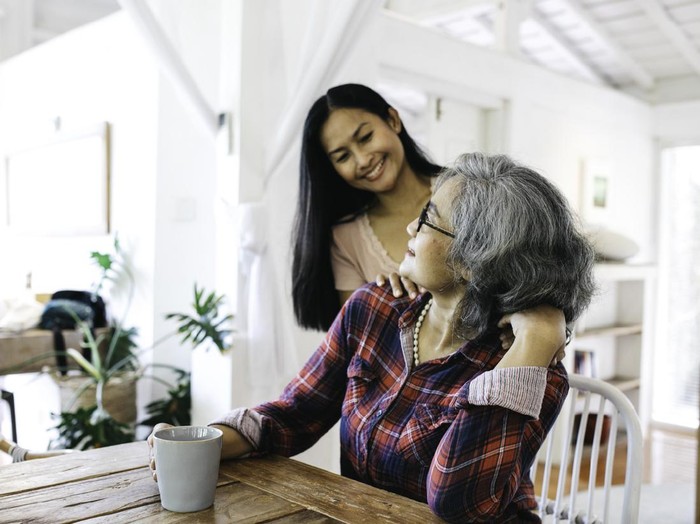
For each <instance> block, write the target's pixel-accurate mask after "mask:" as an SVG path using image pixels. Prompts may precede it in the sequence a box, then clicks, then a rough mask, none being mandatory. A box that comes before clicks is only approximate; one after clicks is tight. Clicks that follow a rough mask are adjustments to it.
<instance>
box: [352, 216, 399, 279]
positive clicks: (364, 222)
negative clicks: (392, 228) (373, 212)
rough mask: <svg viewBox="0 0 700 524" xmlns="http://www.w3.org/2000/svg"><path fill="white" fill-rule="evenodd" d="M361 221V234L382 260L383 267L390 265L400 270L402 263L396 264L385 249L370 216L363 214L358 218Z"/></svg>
mask: <svg viewBox="0 0 700 524" xmlns="http://www.w3.org/2000/svg"><path fill="white" fill-rule="evenodd" d="M358 219H359V221H360V232H361V233H362V236H363V237H364V240H366V241H367V242H369V243H370V245H371V246H372V248H373V251H374V253H375V254H376V255H377V256H378V257H379V258H380V259H381V260H382V262H383V265H389V267H396V268H397V270H398V267H399V264H400V262H396V261H395V260H394V259H393V258H391V257H390V256H389V252H388V251H387V250H386V249H385V248H384V246H383V245H382V243H381V241H380V240H379V238H377V235H376V234H375V233H374V229H372V224H370V222H369V215H368V214H367V213H363V214H362V215H360V216H359V217H358Z"/></svg>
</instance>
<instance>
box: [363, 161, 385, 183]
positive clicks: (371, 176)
mask: <svg viewBox="0 0 700 524" xmlns="http://www.w3.org/2000/svg"><path fill="white" fill-rule="evenodd" d="M385 160H386V157H384V158H382V159H381V160H380V161H379V163H378V164H377V165H376V166H374V169H372V171H370V172H369V173H367V174H366V175H365V176H364V177H363V178H364V179H365V180H369V181H370V182H372V181H374V180H376V179H377V178H379V176H380V175H381V174H382V169H383V168H384V161H385Z"/></svg>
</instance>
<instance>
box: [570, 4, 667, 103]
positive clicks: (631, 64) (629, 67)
mask: <svg viewBox="0 0 700 524" xmlns="http://www.w3.org/2000/svg"><path fill="white" fill-rule="evenodd" d="M559 1H560V2H561V3H562V4H563V5H564V6H566V7H567V8H568V9H569V10H570V11H571V12H572V13H574V14H575V15H576V16H577V17H578V18H579V20H580V21H581V22H582V23H583V24H585V25H586V27H588V29H589V30H590V31H591V33H592V34H593V36H594V37H595V38H596V39H597V40H598V41H599V42H600V43H601V44H602V45H603V46H605V47H606V48H607V49H608V50H609V51H610V52H611V53H612V54H613V55H614V56H615V58H616V59H617V61H618V62H620V64H621V65H622V66H623V67H624V68H625V69H626V71H627V72H628V73H629V75H630V76H631V77H632V78H633V79H634V81H635V82H636V83H637V84H638V85H639V86H641V87H642V88H644V89H647V90H648V89H651V88H652V87H654V78H653V77H652V76H651V75H650V74H649V73H648V72H647V71H646V70H645V69H644V68H643V67H642V66H640V65H639V64H638V63H637V61H636V60H634V59H633V58H632V57H631V56H630V55H629V54H628V53H627V52H626V51H625V50H624V49H623V48H622V47H621V46H620V45H619V44H618V43H617V42H616V41H615V40H614V39H613V37H612V36H610V34H609V33H608V31H607V30H606V29H605V28H604V27H603V26H602V25H601V24H600V23H599V22H598V21H596V20H595V19H594V18H593V17H592V16H591V15H590V14H589V13H588V11H586V10H585V8H584V7H583V6H582V5H581V3H580V2H579V0H559Z"/></svg>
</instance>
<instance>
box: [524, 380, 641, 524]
mask: <svg viewBox="0 0 700 524" xmlns="http://www.w3.org/2000/svg"><path fill="white" fill-rule="evenodd" d="M569 386H570V390H569V397H568V399H567V401H566V404H565V407H564V409H562V413H561V414H560V415H559V418H558V419H557V421H556V422H555V424H554V427H553V428H552V430H551V431H550V433H549V436H548V437H547V441H546V443H545V444H544V445H543V450H542V452H541V453H540V455H545V459H544V460H545V462H544V468H543V477H542V490H541V492H540V493H536V495H537V499H538V506H539V512H540V518H542V521H543V522H558V521H562V520H564V521H568V522H574V523H581V524H584V523H585V524H591V523H608V522H610V520H609V508H610V487H611V480H612V469H613V460H614V456H615V441H616V439H617V434H618V426H619V427H623V428H624V429H625V431H626V434H627V464H626V471H625V484H624V495H623V503H622V515H621V522H623V523H625V524H626V523H630V524H635V523H636V522H637V521H638V515H639V496H640V491H641V483H642V458H643V442H642V429H641V425H640V423H639V417H638V415H637V413H636V412H635V410H634V407H633V406H632V403H631V402H630V400H629V399H628V398H627V397H626V396H625V394H624V393H622V391H620V390H619V389H617V388H616V387H615V386H613V385H611V384H609V383H607V382H604V381H603V380H600V379H595V378H590V377H584V376H581V375H576V374H570V375H569ZM577 414H578V415H580V418H579V417H577V416H576V415H577ZM589 415H591V418H590V420H593V418H595V426H594V427H595V429H594V432H593V435H592V439H591V438H590V430H589V440H592V443H591V444H586V442H585V441H586V426H587V423H588V421H589ZM606 415H607V417H610V426H609V428H610V431H609V437H608V444H607V457H606V462H605V478H604V484H603V486H602V487H597V486H596V478H597V473H598V472H597V465H598V457H599V455H602V454H601V453H600V452H601V444H600V441H601V434H602V429H603V421H604V419H605V418H606ZM577 419H578V420H579V421H580V423H579V424H578V425H579V427H578V429H577V430H575V425H576V421H577ZM620 420H621V423H620ZM574 431H576V435H575V436H574ZM572 437H573V438H572ZM555 442H559V443H560V446H559V447H560V448H561V457H560V462H559V466H558V471H559V473H558V478H557V479H555V482H556V496H555V498H554V499H550V498H549V497H548V496H547V493H548V492H549V487H550V486H549V485H550V482H551V481H552V471H553V469H554V468H552V464H553V463H554V462H555V460H554V459H555V452H554V447H555V445H554V443H555ZM565 443H571V444H570V445H564V444H565ZM603 447H605V445H604V446H603ZM584 452H585V453H586V455H588V454H589V452H590V470H589V476H588V489H587V491H585V492H582V493H579V492H578V489H579V488H578V486H579V478H580V473H581V459H582V456H583V454H584ZM538 458H539V457H538ZM537 466H538V460H535V463H534V464H533V466H532V469H531V472H530V473H531V478H532V481H533V482H535V480H536V479H535V474H536V472H537ZM567 478H568V479H570V489H569V492H568V494H567V493H566V481H567ZM596 488H598V489H596ZM596 495H598V497H599V498H600V496H601V495H602V497H603V501H602V504H601V501H599V500H598V501H596V500H595V498H596ZM584 499H585V500H584ZM579 501H581V502H579ZM601 508H602V510H601ZM601 511H602V515H596V513H598V512H601Z"/></svg>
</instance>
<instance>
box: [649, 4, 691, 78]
mask: <svg viewBox="0 0 700 524" xmlns="http://www.w3.org/2000/svg"><path fill="white" fill-rule="evenodd" d="M639 3H640V4H641V6H642V8H643V9H644V11H646V13H647V15H649V18H651V19H652V20H653V21H654V23H655V24H656V25H657V27H658V28H659V29H660V30H661V32H662V33H663V34H664V36H665V37H666V38H668V39H669V41H670V42H671V44H672V45H673V47H675V48H676V50H677V51H678V52H679V53H681V54H682V55H683V58H685V59H686V61H687V62H688V64H690V66H691V67H692V68H693V69H695V71H696V72H697V73H698V74H700V52H699V51H698V49H697V48H696V47H695V45H694V44H693V43H692V42H691V40H690V39H689V38H688V37H687V36H686V35H685V33H684V32H683V29H681V27H680V26H679V25H678V24H677V23H676V22H675V21H674V20H672V19H671V17H670V16H669V14H668V12H667V11H666V9H665V8H664V7H663V6H662V5H661V4H660V3H659V2H658V1H657V0H639Z"/></svg>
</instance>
